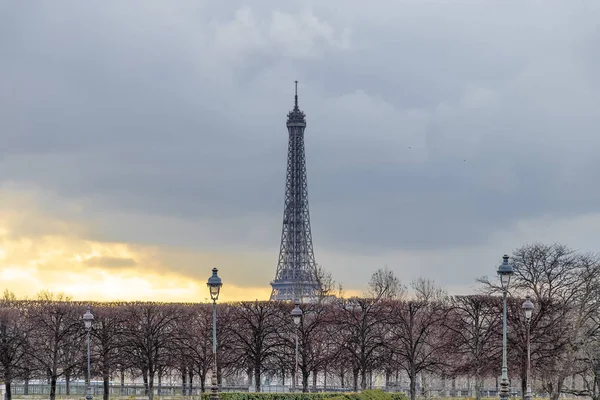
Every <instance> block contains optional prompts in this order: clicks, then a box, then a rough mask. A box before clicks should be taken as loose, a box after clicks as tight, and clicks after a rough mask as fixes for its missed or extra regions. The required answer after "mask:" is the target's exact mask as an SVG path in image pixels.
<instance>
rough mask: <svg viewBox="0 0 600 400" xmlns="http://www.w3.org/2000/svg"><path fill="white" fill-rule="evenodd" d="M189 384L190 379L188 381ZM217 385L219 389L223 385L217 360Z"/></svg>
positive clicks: (219, 364)
mask: <svg viewBox="0 0 600 400" xmlns="http://www.w3.org/2000/svg"><path fill="white" fill-rule="evenodd" d="M190 382H191V379H190ZM217 385H219V387H221V386H222V385H223V376H222V374H221V363H220V362H219V360H217Z"/></svg>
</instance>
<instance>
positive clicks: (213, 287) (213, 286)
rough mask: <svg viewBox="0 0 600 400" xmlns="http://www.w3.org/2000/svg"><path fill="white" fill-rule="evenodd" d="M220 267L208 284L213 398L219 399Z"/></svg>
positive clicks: (214, 399) (213, 271)
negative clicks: (211, 339) (211, 318)
mask: <svg viewBox="0 0 600 400" xmlns="http://www.w3.org/2000/svg"><path fill="white" fill-rule="evenodd" d="M217 272H219V270H218V269H216V268H213V269H212V276H211V277H210V278H208V282H207V283H206V286H208V289H209V290H210V298H211V299H212V301H213V372H212V374H211V377H210V383H211V386H212V387H211V393H210V399H211V400H219V383H218V382H217V299H218V298H219V292H220V291H221V286H223V283H222V282H221V278H219V276H218V275H217Z"/></svg>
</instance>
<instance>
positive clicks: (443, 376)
mask: <svg viewBox="0 0 600 400" xmlns="http://www.w3.org/2000/svg"><path fill="white" fill-rule="evenodd" d="M447 395H448V394H447V393H446V375H444V374H442V397H446V396H447ZM477 400H479V399H477Z"/></svg>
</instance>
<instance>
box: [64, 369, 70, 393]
mask: <svg viewBox="0 0 600 400" xmlns="http://www.w3.org/2000/svg"><path fill="white" fill-rule="evenodd" d="M65 394H66V395H67V396H68V395H70V394H71V371H68V372H66V373H65Z"/></svg>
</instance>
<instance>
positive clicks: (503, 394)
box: [498, 254, 514, 399]
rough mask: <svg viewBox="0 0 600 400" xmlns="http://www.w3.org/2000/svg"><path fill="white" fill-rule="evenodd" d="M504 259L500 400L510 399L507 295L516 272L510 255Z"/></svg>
mask: <svg viewBox="0 0 600 400" xmlns="http://www.w3.org/2000/svg"><path fill="white" fill-rule="evenodd" d="M502 259H503V261H502V264H501V265H500V266H499V267H498V277H499V278H500V283H501V285H502V298H503V300H504V307H503V313H502V380H501V381H500V398H501V399H508V396H509V395H510V390H509V387H508V386H509V383H508V367H507V365H506V295H507V292H508V285H509V284H510V277H511V276H512V274H513V273H514V271H513V267H512V265H510V264H509V263H508V255H506V254H505V255H504V256H503V257H502Z"/></svg>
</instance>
